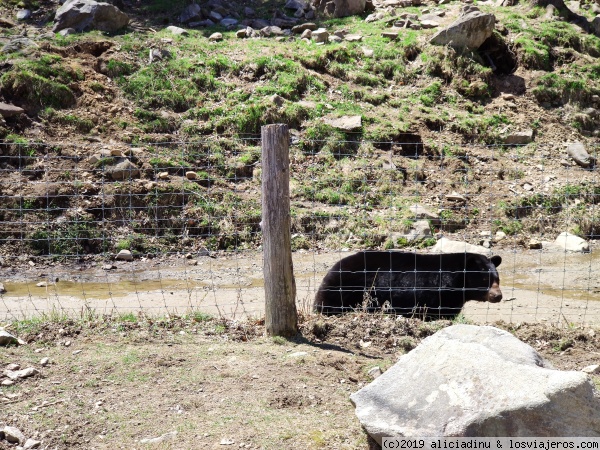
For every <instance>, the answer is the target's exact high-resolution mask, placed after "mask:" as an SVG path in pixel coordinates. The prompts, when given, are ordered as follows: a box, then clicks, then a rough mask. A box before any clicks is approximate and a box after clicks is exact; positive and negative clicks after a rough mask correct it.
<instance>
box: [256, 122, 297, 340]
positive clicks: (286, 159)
mask: <svg viewBox="0 0 600 450" xmlns="http://www.w3.org/2000/svg"><path fill="white" fill-rule="evenodd" d="M261 138H262V233H263V258H264V266H263V274H264V277H265V327H266V329H267V334H268V335H269V336H294V335H295V334H296V333H297V331H298V313H297V311H296V281H295V280H294V270H293V265H292V238H291V236H290V227H291V220H290V156H289V132H288V126H287V125H284V124H275V125H265V126H263V127H262V128H261Z"/></svg>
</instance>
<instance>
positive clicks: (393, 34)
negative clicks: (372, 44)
mask: <svg viewBox="0 0 600 450" xmlns="http://www.w3.org/2000/svg"><path fill="white" fill-rule="evenodd" d="M381 37H382V38H386V39H390V40H392V41H395V40H396V39H398V31H383V32H382V33H381Z"/></svg>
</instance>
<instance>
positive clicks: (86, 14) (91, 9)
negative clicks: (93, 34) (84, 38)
mask: <svg viewBox="0 0 600 450" xmlns="http://www.w3.org/2000/svg"><path fill="white" fill-rule="evenodd" d="M128 23H129V17H128V16H127V14H125V13H124V12H122V11H121V10H120V9H119V8H117V7H116V6H113V5H111V4H110V3H100V2H96V1H94V0H69V1H67V2H65V3H64V4H63V5H62V6H61V7H60V8H58V10H57V11H56V15H55V16H54V27H53V28H52V31H53V32H55V33H56V32H58V31H60V30H64V29H65V28H74V29H75V30H77V31H88V30H100V31H107V32H109V33H111V32H115V31H118V30H120V29H121V28H124V27H126V26H127V24H128Z"/></svg>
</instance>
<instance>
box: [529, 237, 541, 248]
mask: <svg viewBox="0 0 600 450" xmlns="http://www.w3.org/2000/svg"><path fill="white" fill-rule="evenodd" d="M529 248H530V249H531V250H540V249H541V248H542V243H541V242H540V241H538V240H537V239H531V240H530V241H529Z"/></svg>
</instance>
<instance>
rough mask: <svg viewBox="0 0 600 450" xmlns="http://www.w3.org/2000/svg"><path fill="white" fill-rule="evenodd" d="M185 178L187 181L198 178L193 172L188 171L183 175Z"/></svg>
mask: <svg viewBox="0 0 600 450" xmlns="http://www.w3.org/2000/svg"><path fill="white" fill-rule="evenodd" d="M185 177H186V178H187V179H188V180H195V179H196V178H198V174H197V173H196V172H194V171H193V170H188V171H187V172H186V173H185Z"/></svg>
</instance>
